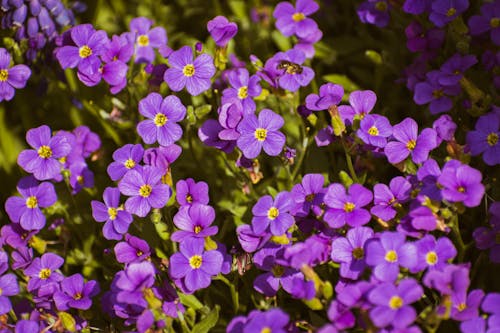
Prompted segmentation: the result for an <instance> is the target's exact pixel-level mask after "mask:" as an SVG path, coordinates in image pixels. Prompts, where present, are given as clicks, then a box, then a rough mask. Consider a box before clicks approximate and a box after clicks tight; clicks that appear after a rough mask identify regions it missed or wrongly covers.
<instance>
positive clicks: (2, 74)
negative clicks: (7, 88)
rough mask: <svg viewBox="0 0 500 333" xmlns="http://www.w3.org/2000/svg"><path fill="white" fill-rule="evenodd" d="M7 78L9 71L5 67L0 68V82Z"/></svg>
mask: <svg viewBox="0 0 500 333" xmlns="http://www.w3.org/2000/svg"><path fill="white" fill-rule="evenodd" d="M8 78H9V71H8V70H6V69H0V82H5V81H7V79H8Z"/></svg>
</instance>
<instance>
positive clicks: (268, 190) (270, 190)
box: [267, 186, 278, 198]
mask: <svg viewBox="0 0 500 333" xmlns="http://www.w3.org/2000/svg"><path fill="white" fill-rule="evenodd" d="M267 192H268V193H269V194H270V195H271V196H272V197H273V198H274V197H276V195H277V194H278V191H277V190H276V189H275V188H274V187H272V186H268V187H267Z"/></svg>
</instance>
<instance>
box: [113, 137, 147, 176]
mask: <svg viewBox="0 0 500 333" xmlns="http://www.w3.org/2000/svg"><path fill="white" fill-rule="evenodd" d="M143 155H144V148H143V147H142V145H140V144H136V145H133V144H131V143H128V144H126V145H124V146H123V147H120V148H118V149H117V150H115V152H114V153H113V160H114V162H111V163H110V164H109V166H108V169H107V171H108V175H109V177H110V178H111V180H113V181H117V180H120V179H122V177H123V175H125V174H126V173H127V172H128V171H129V170H134V169H137V167H138V165H139V163H140V162H141V160H142V157H143Z"/></svg>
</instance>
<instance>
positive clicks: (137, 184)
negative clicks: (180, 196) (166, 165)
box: [118, 166, 171, 217]
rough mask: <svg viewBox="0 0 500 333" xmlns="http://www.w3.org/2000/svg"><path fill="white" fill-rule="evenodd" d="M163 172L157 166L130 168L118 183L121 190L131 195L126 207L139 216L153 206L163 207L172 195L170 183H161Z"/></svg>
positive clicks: (143, 215) (143, 214) (146, 212)
mask: <svg viewBox="0 0 500 333" xmlns="http://www.w3.org/2000/svg"><path fill="white" fill-rule="evenodd" d="M162 176H163V172H162V171H161V170H160V169H159V168H156V167H151V166H145V167H143V168H141V169H139V170H130V171H129V172H127V173H126V174H125V176H124V177H123V179H122V180H121V182H120V183H119V184H118V188H119V189H120V192H121V193H122V194H124V195H127V196H130V198H128V199H127V201H126V202H125V209H126V210H127V211H128V212H130V213H132V214H135V215H137V216H140V217H145V216H146V215H147V214H148V213H149V211H150V210H151V208H162V207H164V206H165V205H166V204H167V201H168V199H169V198H170V195H171V190H170V187H169V186H168V185H165V184H161V177H162Z"/></svg>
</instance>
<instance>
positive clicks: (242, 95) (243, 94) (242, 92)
mask: <svg viewBox="0 0 500 333" xmlns="http://www.w3.org/2000/svg"><path fill="white" fill-rule="evenodd" d="M238 97H239V98H240V99H245V98H247V97H248V87H247V86H243V87H241V88H240V89H238Z"/></svg>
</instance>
